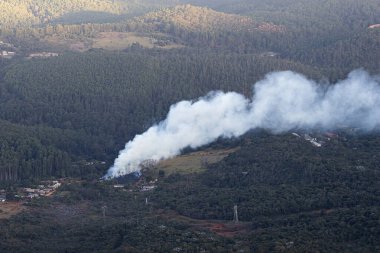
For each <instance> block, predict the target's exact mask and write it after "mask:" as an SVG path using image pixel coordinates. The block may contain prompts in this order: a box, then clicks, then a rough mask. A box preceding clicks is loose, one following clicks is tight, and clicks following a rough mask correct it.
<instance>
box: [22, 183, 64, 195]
mask: <svg viewBox="0 0 380 253" xmlns="http://www.w3.org/2000/svg"><path fill="white" fill-rule="evenodd" d="M60 186H61V183H60V182H58V181H52V182H49V184H47V185H39V186H38V188H23V189H22V191H21V192H22V193H23V194H21V195H16V196H15V197H18V198H30V199H33V198H39V197H46V196H50V195H52V194H53V193H54V192H55V190H57V189H58V187H60Z"/></svg>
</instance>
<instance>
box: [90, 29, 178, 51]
mask: <svg viewBox="0 0 380 253" xmlns="http://www.w3.org/2000/svg"><path fill="white" fill-rule="evenodd" d="M156 42H157V41H156V40H155V39H153V38H151V37H149V36H146V35H142V34H137V33H130V32H101V33H99V35H98V36H96V38H94V39H93V45H92V47H93V48H103V49H107V50H123V49H125V48H128V47H130V46H132V45H133V44H140V45H141V46H142V47H145V48H153V47H159V48H166V49H171V48H179V47H182V45H180V44H175V43H168V44H166V45H161V46H160V45H158V44H156Z"/></svg>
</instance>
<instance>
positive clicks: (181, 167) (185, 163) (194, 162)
mask: <svg viewBox="0 0 380 253" xmlns="http://www.w3.org/2000/svg"><path fill="white" fill-rule="evenodd" d="M237 150H238V148H234V149H210V150H203V151H198V152H192V153H189V154H185V155H180V156H177V157H174V158H171V159H167V160H164V161H161V162H159V163H158V165H157V167H156V168H155V169H154V170H155V172H156V173H158V171H159V170H163V171H164V172H165V175H170V174H173V173H181V174H189V173H199V172H202V171H204V169H205V166H206V165H207V164H213V163H216V162H219V161H220V160H222V159H223V158H225V157H226V156H228V155H229V154H231V153H233V152H235V151H237Z"/></svg>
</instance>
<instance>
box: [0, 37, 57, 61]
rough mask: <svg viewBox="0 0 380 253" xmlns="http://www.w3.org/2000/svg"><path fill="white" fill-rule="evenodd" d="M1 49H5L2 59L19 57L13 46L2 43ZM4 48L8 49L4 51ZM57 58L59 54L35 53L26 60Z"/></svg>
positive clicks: (0, 42) (1, 52)
mask: <svg viewBox="0 0 380 253" xmlns="http://www.w3.org/2000/svg"><path fill="white" fill-rule="evenodd" d="M0 48H3V49H0V58H4V59H12V58H13V57H15V56H16V55H17V53H16V52H15V51H13V50H12V49H15V48H14V46H13V45H12V44H9V43H5V42H3V41H0ZM4 48H8V49H4ZM9 49H11V50H12V51H10V50H9ZM57 56H59V54H58V53H53V52H35V53H31V54H29V55H28V56H27V57H26V58H27V59H33V58H50V57H57Z"/></svg>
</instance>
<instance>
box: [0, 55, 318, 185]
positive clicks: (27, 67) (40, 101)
mask: <svg viewBox="0 0 380 253" xmlns="http://www.w3.org/2000/svg"><path fill="white" fill-rule="evenodd" d="M285 69H293V70H295V71H298V72H302V73H305V74H307V75H308V76H310V77H314V78H318V77H321V76H322V74H321V73H320V72H319V71H317V70H315V69H314V68H312V67H308V66H304V65H301V64H297V63H293V62H289V61H285V60H281V59H276V58H271V57H259V56H254V55H250V54H246V55H238V54H230V53H228V54H214V53H211V52H193V51H191V50H190V51H186V50H179V51H173V52H165V51H160V50H151V51H144V50H142V49H135V50H132V51H129V52H125V53H113V52H106V51H98V52H89V53H85V54H67V55H64V56H61V57H57V58H52V59H44V60H29V61H23V62H20V63H17V64H13V65H11V66H9V67H7V68H6V70H4V77H3V81H2V83H1V97H0V103H1V106H0V117H1V119H3V120H5V121H3V123H2V124H5V126H4V132H3V133H2V134H3V135H4V138H6V137H9V136H8V134H7V131H10V129H13V127H12V126H11V125H9V124H8V123H7V122H11V123H12V124H17V125H20V130H19V131H21V132H22V133H24V134H25V135H27V136H28V138H36V140H35V141H37V143H38V145H40V146H38V145H37V146H36V145H34V144H33V145H34V146H33V147H30V144H28V143H24V138H21V137H20V139H22V140H23V142H22V143H20V144H15V143H14V144H13V145H12V146H9V145H8V146H4V147H3V151H2V153H4V154H6V153H7V152H10V151H11V150H12V152H15V153H16V154H18V155H17V156H15V155H13V156H12V155H9V156H5V157H4V163H5V164H8V163H12V165H9V166H3V167H1V171H3V172H4V173H6V174H7V175H8V174H9V173H8V172H7V171H8V170H15V172H14V173H11V176H2V177H1V178H4V179H5V178H6V179H14V180H19V179H27V178H29V179H30V178H33V177H36V178H40V177H43V176H48V175H80V174H82V173H81V172H80V171H74V170H73V164H74V165H75V163H73V164H71V162H75V161H78V160H80V159H97V160H102V161H103V160H107V161H108V162H111V160H112V159H113V157H114V156H115V154H117V150H118V149H120V148H121V147H122V146H123V144H124V142H125V140H128V139H131V138H132V137H133V136H134V135H135V134H136V133H139V132H142V131H143V130H145V129H146V128H147V127H149V126H150V125H151V124H152V123H155V122H157V121H159V120H160V119H162V118H163V117H164V116H165V114H166V113H167V111H168V109H169V107H170V105H171V104H172V103H174V102H176V101H179V100H182V99H193V98H196V97H199V96H203V95H205V94H206V93H207V92H209V91H210V90H224V91H231V90H234V91H239V92H243V93H244V94H247V95H250V94H251V85H252V84H253V83H254V82H255V81H257V80H259V79H260V78H262V77H263V76H264V75H265V74H266V73H267V72H270V71H274V70H285ZM7 124H8V125H7ZM17 125H16V126H17ZM21 126H22V127H21ZM7 129H8V130H7ZM43 132H46V133H45V134H44V133H43ZM9 141H10V140H7V142H9ZM16 143H17V142H16ZM41 143H42V144H43V145H46V146H48V147H49V148H50V149H52V150H55V151H54V152H56V153H54V155H52V157H51V159H50V160H49V162H47V163H46V164H45V163H43V161H42V159H45V158H44V156H43V155H41V156H39V155H35V156H33V155H32V156H27V157H25V156H22V154H24V153H25V152H27V151H26V150H29V149H32V150H34V151H33V152H35V153H39V152H40V150H41V149H42V148H43V145H42V146H41ZM41 152H42V151H41ZM61 153H62V154H61ZM56 155H59V156H64V159H65V162H64V163H60V164H55V163H54V162H53V160H54V159H58V158H57V157H56ZM6 157H9V158H6ZM60 159H62V158H60ZM23 160H25V161H26V162H27V163H31V165H30V166H31V168H32V170H38V173H29V172H28V173H24V172H25V171H30V166H29V165H28V166H24V165H23ZM103 169H104V168H103ZM19 170H21V171H19ZM16 171H19V172H16ZM97 173H99V172H97Z"/></svg>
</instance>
